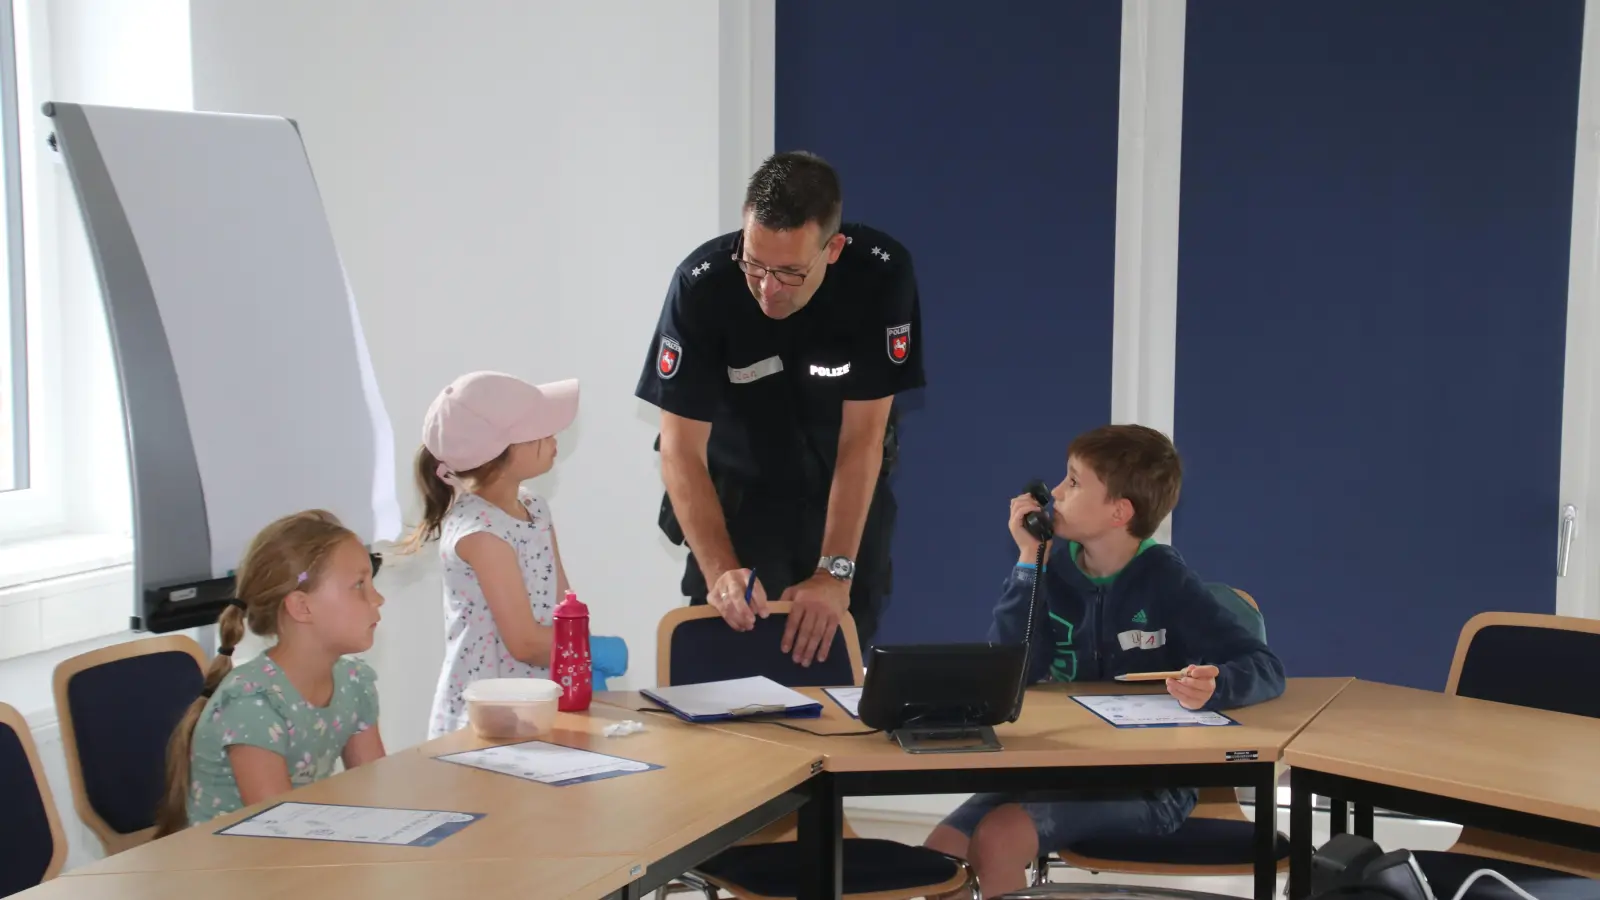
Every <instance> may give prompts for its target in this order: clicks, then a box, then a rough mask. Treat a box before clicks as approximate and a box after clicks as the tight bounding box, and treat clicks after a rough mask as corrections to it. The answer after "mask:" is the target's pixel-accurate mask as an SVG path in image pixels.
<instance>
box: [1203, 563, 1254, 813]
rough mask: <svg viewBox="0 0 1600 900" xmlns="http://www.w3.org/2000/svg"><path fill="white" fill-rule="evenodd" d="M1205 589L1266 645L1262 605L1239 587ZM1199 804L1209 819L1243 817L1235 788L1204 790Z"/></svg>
mask: <svg viewBox="0 0 1600 900" xmlns="http://www.w3.org/2000/svg"><path fill="white" fill-rule="evenodd" d="M1206 590H1208V591H1210V592H1211V596H1213V597H1215V598H1217V602H1218V603H1220V604H1222V608H1223V609H1226V610H1227V611H1228V612H1230V613H1233V617H1234V618H1235V619H1238V620H1239V624H1241V625H1243V626H1244V627H1245V628H1248V629H1249V630H1250V633H1251V634H1253V635H1255V636H1256V638H1257V639H1259V640H1260V641H1261V643H1263V644H1265V643H1266V642H1267V621H1266V619H1265V618H1264V617H1263V616H1262V615H1261V606H1260V605H1259V604H1257V603H1256V598H1254V597H1252V596H1250V595H1249V594H1248V593H1246V592H1244V591H1241V590H1239V589H1238V588H1236V587H1229V586H1228V585H1226V584H1220V583H1217V582H1210V583H1208V584H1207V585H1206ZM1199 802H1200V804H1201V805H1202V806H1208V807H1210V808H1211V809H1210V813H1211V814H1210V815H1209V816H1208V817H1209V818H1215V817H1216V816H1217V814H1218V812H1217V811H1218V810H1224V811H1225V812H1226V814H1227V815H1228V816H1230V817H1231V815H1232V814H1233V813H1235V812H1236V811H1237V813H1238V815H1239V817H1240V818H1242V817H1243V815H1244V813H1243V811H1242V809H1241V808H1240V806H1239V792H1238V791H1237V790H1235V789H1234V788H1201V789H1200V797H1199ZM1197 808H1199V807H1197Z"/></svg>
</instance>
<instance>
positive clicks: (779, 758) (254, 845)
mask: <svg viewBox="0 0 1600 900" xmlns="http://www.w3.org/2000/svg"><path fill="white" fill-rule="evenodd" d="M627 718H633V719H635V720H638V719H644V720H645V727H646V730H645V731H643V732H640V733H636V734H631V735H627V736H625V737H618V738H608V737H605V736H603V734H602V732H603V729H604V728H605V726H606V725H609V724H611V723H612V722H617V721H621V720H623V719H627ZM547 740H549V741H550V742H552V743H556V744H561V745H563V746H568V747H576V748H581V749H585V750H592V751H594V752H597V753H606V754H609V755H614V756H622V757H626V758H629V759H635V760H639V761H642V762H648V763H653V764H656V765H659V766H661V767H662V768H660V769H656V770H653V771H649V772H641V773H637V774H631V775H625V776H621V777H617V778H608V779H604V780H600V781H594V782H588V783H584V784H577V785H571V786H567V787H553V786H549V785H543V784H538V783H536V782H531V781H526V780H522V779H518V778H513V777H510V776H506V775H501V774H497V773H494V772H488V771H484V770H481V769H475V768H471V767H468V766H464V765H458V764H454V763H450V762H446V761H442V760H439V759H435V757H437V756H440V755H442V754H446V753H454V752H457V751H461V750H471V749H477V748H480V747H487V746H493V745H494V744H496V743H506V742H496V741H483V740H479V739H477V738H475V737H473V736H472V734H471V732H470V731H458V732H456V733H454V734H451V735H447V736H445V737H442V738H439V739H437V740H434V741H430V742H428V743H426V744H423V745H422V746H421V747H418V748H416V749H413V750H407V751H402V752H399V753H395V754H392V755H390V756H388V757H386V758H384V759H382V760H378V761H377V762H374V763H369V764H368V765H364V766H359V767H357V768H355V769H352V770H351V771H348V772H344V773H341V774H339V775H337V776H335V777H333V778H329V779H327V780H325V781H320V782H318V783H316V784H313V785H309V786H307V787H304V788H301V789H299V790H297V791H295V792H294V794H293V796H292V799H293V800H294V801H296V802H303V803H329V804H346V805H354V806H385V807H395V808H406V809H430V810H449V811H454V812H471V813H485V814H486V816H485V818H483V819H481V820H479V821H477V822H475V823H473V824H472V825H470V826H468V827H467V828H465V829H463V830H462V831H460V832H459V833H457V834H454V835H452V836H450V837H448V838H446V839H445V840H444V841H442V842H440V843H439V844H437V845H435V846H432V847H403V846H388V845H374V844H352V843H333V842H318V841H292V842H291V841H277V840H267V839H256V838H245V837H229V836H222V835H217V834H214V832H216V831H218V830H219V829H222V828H225V827H227V826H229V825H232V824H233V823H235V822H237V821H239V820H240V819H243V818H247V817H249V816H251V815H254V814H255V813H257V812H260V811H261V810H262V809H265V808H267V807H268V806H271V805H274V804H275V803H277V802H280V800H274V801H269V802H267V803H263V804H259V805H256V806H253V807H249V808H247V809H244V810H240V811H239V812H237V813H234V814H232V815H228V816H223V817H219V818H218V819H215V820H213V821H211V822H208V823H206V824H204V825H201V826H197V827H195V828H190V829H188V830H187V831H184V832H181V833H179V834H175V835H172V836H171V837H168V838H165V839H163V840H160V841H155V842H153V843H150V844H145V845H144V846H141V847H136V848H134V849H132V850H128V851H126V852H123V853H119V854H117V855H115V856H112V857H109V858H107V859H104V860H101V861H99V862H97V863H94V864H92V865H89V866H85V867H83V868H81V869H77V870H74V872H73V874H72V875H70V876H67V877H88V876H91V875H106V874H110V873H132V872H181V871H199V870H228V869H263V868H273V867H286V866H287V867H295V866H334V865H356V864H371V863H408V862H410V863H414V862H421V861H429V862H471V861H479V860H529V859H551V860H560V859H568V858H572V857H585V856H588V857H594V856H623V857H628V858H633V859H642V860H643V861H644V862H645V864H646V865H647V867H648V868H647V869H646V871H645V872H644V873H642V874H641V876H640V877H639V878H636V879H635V880H634V883H633V885H632V886H631V887H630V888H629V891H630V893H634V894H638V893H643V892H645V891H649V890H652V889H654V887H656V886H659V885H660V884H664V883H666V882H667V881H668V880H670V879H672V878H674V877H676V876H678V875H681V874H682V873H683V872H685V871H687V870H688V869H690V868H693V867H694V866H695V865H698V864H699V863H700V862H702V861H704V860H705V859H707V858H708V857H710V856H713V855H715V854H716V853H718V852H721V851H722V850H723V849H725V848H727V847H728V846H731V845H732V844H733V843H735V842H737V841H738V840H740V839H742V838H744V837H746V836H747V835H749V834H751V833H753V832H755V831H757V830H759V829H761V828H763V827H765V826H767V825H768V824H770V823H772V822H774V821H777V820H778V819H780V818H782V817H783V816H785V815H788V814H790V813H793V812H795V811H796V810H798V809H799V808H800V807H801V806H802V805H806V800H807V798H808V796H809V794H808V791H809V786H808V780H809V779H810V778H811V777H812V775H813V774H814V773H815V772H816V771H819V770H820V769H821V764H820V763H821V761H820V758H819V757H818V756H817V754H815V753H813V752H810V751H807V750H803V749H799V748H790V747H782V746H776V745H773V744H770V743H765V742H761V741H756V740H751V739H749V738H745V737H741V736H739V735H735V734H729V733H726V732H723V731H717V730H712V729H705V728H695V727H691V726H688V725H684V724H682V723H679V722H677V721H675V720H673V719H671V718H670V717H644V716H639V715H636V714H630V713H628V712H627V711H625V710H622V709H618V708H615V707H611V706H604V705H598V704H597V705H595V706H594V707H593V708H591V709H590V711H589V712H588V713H584V714H562V715H560V716H558V718H557V722H556V727H555V731H554V732H553V733H552V734H551V735H549V736H548V738H547Z"/></svg>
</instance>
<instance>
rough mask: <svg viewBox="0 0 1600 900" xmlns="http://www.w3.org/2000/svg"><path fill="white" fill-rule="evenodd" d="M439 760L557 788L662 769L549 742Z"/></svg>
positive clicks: (470, 752)
mask: <svg viewBox="0 0 1600 900" xmlns="http://www.w3.org/2000/svg"><path fill="white" fill-rule="evenodd" d="M438 758H439V759H441V760H444V761H445V762H453V763H456V764H458V765H463V766H471V767H473V768H475V769H487V770H488V771H490V772H499V773H500V774H501V775H510V776H512V777H515V778H523V779H526V780H528V781H537V782H539V783H540V784H549V785H554V786H556V787H566V786H567V785H571V784H583V783H584V782H587V781H599V780H600V779H602V778H616V777H618V776H621V775H633V774H635V773H638V772H648V771H650V770H652V769H659V768H661V767H660V766H657V765H651V764H650V763H643V762H639V761H638V760H632V759H623V758H621V757H618V756H606V755H605V754H603V753H591V752H589V751H588V750H574V749H573V748H571V747H563V746H561V745H559V744H551V743H546V742H545V741H528V742H526V743H522V744H507V745H505V746H503V747H486V748H484V749H482V750H467V751H465V752H462V753H451V754H449V755H447V756H441V757H438Z"/></svg>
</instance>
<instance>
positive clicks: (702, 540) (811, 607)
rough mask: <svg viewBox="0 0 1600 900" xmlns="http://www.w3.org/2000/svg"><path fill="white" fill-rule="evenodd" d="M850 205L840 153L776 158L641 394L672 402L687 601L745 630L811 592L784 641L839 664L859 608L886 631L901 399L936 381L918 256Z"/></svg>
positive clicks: (656, 347) (671, 502) (684, 306)
mask: <svg viewBox="0 0 1600 900" xmlns="http://www.w3.org/2000/svg"><path fill="white" fill-rule="evenodd" d="M840 210H841V197H840V191H839V179H838V176H837V175H836V174H835V172H834V170H833V168H832V167H831V166H829V165H828V164H827V163H826V162H824V161H823V160H822V159H820V158H818V157H816V156H814V155H811V154H809V153H798V152H796V153H779V154H776V155H774V156H772V157H771V158H769V159H768V160H767V161H766V162H764V163H762V165H761V168H760V169H759V170H757V171H756V173H755V174H754V175H753V176H752V177H751V178H750V182H749V185H748V187H747V189H746V192H745V201H744V227H743V228H742V229H741V230H739V231H736V232H733V233H730V234H725V235H722V236H721V237H717V238H713V239H712V240H710V241H708V242H706V243H704V244H702V245H701V246H700V247H698V248H697V249H696V250H695V251H694V252H693V253H691V254H689V256H688V257H687V258H686V259H684V261H683V262H682V263H681V264H680V265H679V266H678V270H677V272H676V273H675V274H674V276H673V279H672V284H671V287H670V288H668V291H667V299H666V303H665V304H664V306H663V308H662V311H661V321H660V323H659V326H658V328H657V333H656V335H655V338H654V340H653V341H652V343H651V347H650V353H649V356H648V358H647V359H646V362H645V366H644V372H643V373H642V374H641V375H640V378H639V384H638V387H637V389H636V390H635V394H636V395H637V396H638V397H639V398H640V399H643V400H646V401H648V402H650V403H652V404H654V405H655V406H657V407H659V408H660V409H661V435H660V438H659V443H658V447H659V449H660V452H661V474H662V480H663V481H664V482H665V483H666V496H665V497H664V498H663V501H662V528H663V530H664V531H666V533H667V534H668V536H669V537H671V538H672V539H673V540H674V541H675V542H677V543H681V542H682V541H683V539H685V538H687V540H688V543H689V550H690V555H689V561H688V566H687V568H686V570H685V572H684V575H683V582H682V587H683V592H684V594H685V595H686V596H688V597H689V598H690V602H691V603H707V602H709V603H710V604H711V605H713V606H715V607H716V608H717V610H718V611H719V612H720V613H721V614H722V617H723V619H725V620H726V621H727V623H728V624H729V625H730V626H731V627H733V628H735V629H737V630H741V631H748V630H750V629H752V628H754V627H755V617H756V616H762V617H765V616H766V615H767V600H768V598H770V597H773V596H777V597H778V598H779V599H780V600H790V601H793V602H794V608H793V612H792V614H791V615H790V616H789V619H788V623H787V627H786V630H785V632H784V635H783V641H782V644H781V648H782V652H784V653H788V654H792V655H793V658H794V660H795V661H796V662H798V663H800V664H802V665H810V664H811V662H812V661H813V660H822V659H826V658H827V651H828V648H829V647H830V646H831V645H832V643H833V638H834V634H835V629H837V627H838V623H839V620H840V618H841V617H842V616H843V614H844V613H845V611H846V610H848V611H849V612H850V614H851V616H852V617H853V618H854V619H855V623H856V629H857V632H858V633H859V635H860V637H861V643H862V644H863V645H867V644H869V643H870V642H871V640H872V637H873V634H874V633H875V632H876V630H877V626H878V618H879V615H880V614H881V612H882V608H883V604H884V600H885V597H886V596H887V594H888V592H889V586H890V585H889V575H890V571H889V540H890V536H891V534H892V531H893V528H894V518H895V502H894V498H893V496H891V494H890V492H889V485H888V479H887V476H888V473H889V470H890V469H891V467H892V464H893V460H894V453H895V446H896V442H895V437H894V419H895V413H894V408H893V403H894V395H895V394H897V393H900V392H901V391H904V390H908V389H910V388H915V387H920V386H922V385H923V383H924V379H923V372H922V354H921V350H920V347H921V343H920V338H921V333H920V332H921V322H920V311H919V306H918V300H917V282H916V277H915V275H914V274H913V272H912V267H911V255H910V254H909V253H907V252H906V249H905V247H903V246H901V245H900V243H899V242H898V241H896V240H895V239H894V238H892V237H890V236H889V235H887V234H884V233H883V232H881V231H878V230H876V229H872V228H868V227H866V226H863V225H854V224H841V222H840ZM752 573H753V574H752ZM747 588H749V591H750V594H751V599H750V602H749V603H748V604H747V603H746V600H745V596H746V589H747Z"/></svg>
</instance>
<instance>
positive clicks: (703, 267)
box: [689, 262, 711, 278]
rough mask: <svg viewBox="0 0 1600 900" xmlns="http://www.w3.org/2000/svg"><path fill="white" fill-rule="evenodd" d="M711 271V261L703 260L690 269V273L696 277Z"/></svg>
mask: <svg viewBox="0 0 1600 900" xmlns="http://www.w3.org/2000/svg"><path fill="white" fill-rule="evenodd" d="M709 271H711V263H709V262H703V263H701V264H700V265H698V266H695V267H694V268H692V269H690V270H689V274H690V275H693V276H694V277H696V278H699V277H700V276H701V275H704V274H705V273H707V272H709Z"/></svg>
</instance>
